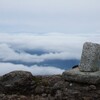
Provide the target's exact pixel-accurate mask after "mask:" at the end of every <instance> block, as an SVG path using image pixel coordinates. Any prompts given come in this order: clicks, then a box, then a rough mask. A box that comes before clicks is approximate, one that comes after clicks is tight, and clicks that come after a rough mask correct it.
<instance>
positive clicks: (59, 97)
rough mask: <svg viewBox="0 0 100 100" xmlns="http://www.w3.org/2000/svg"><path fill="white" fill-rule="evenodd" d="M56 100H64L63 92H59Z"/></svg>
mask: <svg viewBox="0 0 100 100" xmlns="http://www.w3.org/2000/svg"><path fill="white" fill-rule="evenodd" d="M55 100H62V92H61V91H60V90H57V92H56V95H55Z"/></svg>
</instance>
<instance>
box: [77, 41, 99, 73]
mask: <svg viewBox="0 0 100 100" xmlns="http://www.w3.org/2000/svg"><path fill="white" fill-rule="evenodd" d="M99 67H100V45H99V44H97V43H91V42H85V43H84V45H83V51H82V55H81V61H80V65H79V70H80V71H82V72H95V71H98V70H99Z"/></svg>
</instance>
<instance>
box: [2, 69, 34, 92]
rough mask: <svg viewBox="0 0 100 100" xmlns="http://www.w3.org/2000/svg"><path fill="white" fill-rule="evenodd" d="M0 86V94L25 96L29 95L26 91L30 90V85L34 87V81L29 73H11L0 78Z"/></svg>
mask: <svg viewBox="0 0 100 100" xmlns="http://www.w3.org/2000/svg"><path fill="white" fill-rule="evenodd" d="M0 84H1V85H0V92H3V93H6V94H11V93H14V92H15V93H18V94H19V93H22V94H24V93H26V94H27V93H29V92H27V91H29V90H31V89H32V85H35V81H34V80H33V76H32V74H31V73H30V72H26V71H13V72H11V73H8V74H5V75H3V76H2V77H0Z"/></svg>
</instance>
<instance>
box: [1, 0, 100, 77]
mask: <svg viewBox="0 0 100 100" xmlns="http://www.w3.org/2000/svg"><path fill="white" fill-rule="evenodd" d="M86 41H87V42H95V43H99V44H100V0H0V75H3V74H5V73H7V72H10V71H13V70H27V71H30V72H32V74H33V75H45V74H61V73H62V72H63V71H64V70H65V69H61V68H58V67H55V66H47V67H45V66H38V65H37V64H36V65H32V66H30V67H29V66H27V65H24V64H14V63H12V62H11V61H21V62H23V63H25V62H26V63H32V62H34V63H40V62H43V61H46V60H55V59H58V60H67V59H78V60H80V58H81V53H82V46H83V44H84V42H86ZM27 50H28V51H34V50H42V51H45V52H46V53H44V54H41V55H37V54H31V53H28V52H26V51H27ZM44 70H45V71H44Z"/></svg>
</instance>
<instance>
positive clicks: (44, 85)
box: [0, 71, 100, 100]
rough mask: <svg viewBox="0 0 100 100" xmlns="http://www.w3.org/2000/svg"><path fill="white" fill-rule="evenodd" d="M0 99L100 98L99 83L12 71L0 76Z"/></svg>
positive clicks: (82, 99) (63, 99) (73, 99)
mask: <svg viewBox="0 0 100 100" xmlns="http://www.w3.org/2000/svg"><path fill="white" fill-rule="evenodd" d="M74 78H75V77H74ZM0 100H100V84H96V85H94V84H84V83H78V82H72V81H66V80H65V79H63V76H62V75H51V76H32V74H31V73H30V72H24V71H14V72H11V73H8V74H6V75H3V76H1V78H0Z"/></svg>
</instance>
